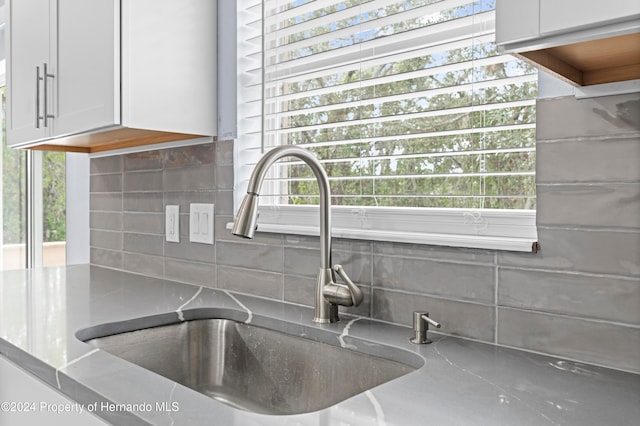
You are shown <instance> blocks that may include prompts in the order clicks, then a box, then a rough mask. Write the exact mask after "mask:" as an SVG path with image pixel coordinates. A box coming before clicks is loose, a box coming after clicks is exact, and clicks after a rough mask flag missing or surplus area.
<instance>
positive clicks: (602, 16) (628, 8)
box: [539, 0, 640, 34]
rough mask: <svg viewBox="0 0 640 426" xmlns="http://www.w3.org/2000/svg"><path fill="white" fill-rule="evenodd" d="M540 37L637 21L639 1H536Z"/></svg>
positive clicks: (639, 8)
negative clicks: (632, 20) (537, 4)
mask: <svg viewBox="0 0 640 426" xmlns="http://www.w3.org/2000/svg"><path fill="white" fill-rule="evenodd" d="M539 1H540V34H553V33H557V32H568V31H572V30H576V29H582V28H591V27H594V26H601V25H606V24H610V23H615V22H621V21H627V20H630V19H640V16H638V14H639V13H640V1H638V0H613V1H600V0H598V1H594V0H591V1H585V0H539Z"/></svg>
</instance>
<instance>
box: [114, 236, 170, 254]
mask: <svg viewBox="0 0 640 426" xmlns="http://www.w3.org/2000/svg"><path fill="white" fill-rule="evenodd" d="M123 238H124V239H123V248H124V251H126V252H134V253H143V254H152V255H156V256H162V254H163V251H164V248H163V242H164V236H163V235H150V234H133V233H129V232H125V233H124V235H123ZM127 255H128V253H127Z"/></svg>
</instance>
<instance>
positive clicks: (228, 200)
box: [215, 190, 233, 216]
mask: <svg viewBox="0 0 640 426" xmlns="http://www.w3.org/2000/svg"><path fill="white" fill-rule="evenodd" d="M215 214H216V215H220V216H230V215H232V214H233V191H226V190H223V191H217V192H216V212H215Z"/></svg>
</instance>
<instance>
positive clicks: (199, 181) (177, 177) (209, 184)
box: [164, 164, 216, 191]
mask: <svg viewBox="0 0 640 426" xmlns="http://www.w3.org/2000/svg"><path fill="white" fill-rule="evenodd" d="M215 189H216V178H215V168H214V166H213V165H211V164H208V165H207V164H205V165H202V166H195V167H180V168H171V169H165V170H164V190H165V191H201V190H215Z"/></svg>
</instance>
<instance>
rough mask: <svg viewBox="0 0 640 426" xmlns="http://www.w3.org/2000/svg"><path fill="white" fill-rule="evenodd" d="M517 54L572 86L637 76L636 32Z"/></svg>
mask: <svg viewBox="0 0 640 426" xmlns="http://www.w3.org/2000/svg"><path fill="white" fill-rule="evenodd" d="M517 55H518V56H520V57H522V58H523V59H525V60H527V61H530V62H533V63H534V65H536V66H538V67H541V68H544V69H545V70H547V71H549V72H551V73H553V74H555V75H557V76H559V77H560V78H562V79H563V80H566V81H568V82H569V83H571V84H573V85H576V86H590V85H594V84H602V83H613V82H617V81H625V80H635V79H640V33H633V34H627V35H621V36H616V37H609V38H604V39H599V40H592V41H586V42H581V43H574V44H568V45H563V46H557V47H550V48H547V49H540V50H532V51H526V52H519V53H517Z"/></svg>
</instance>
